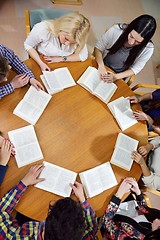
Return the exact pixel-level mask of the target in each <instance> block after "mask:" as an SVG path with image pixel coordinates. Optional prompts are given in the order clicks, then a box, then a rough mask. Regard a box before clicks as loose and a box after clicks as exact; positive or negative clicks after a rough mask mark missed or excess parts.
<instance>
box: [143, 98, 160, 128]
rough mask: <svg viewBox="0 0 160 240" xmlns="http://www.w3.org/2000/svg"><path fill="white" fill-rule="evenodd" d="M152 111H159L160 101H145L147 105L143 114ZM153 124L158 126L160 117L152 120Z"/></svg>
mask: <svg viewBox="0 0 160 240" xmlns="http://www.w3.org/2000/svg"><path fill="white" fill-rule="evenodd" d="M153 109H159V110H160V99H151V100H149V101H147V104H145V106H144V112H146V113H147V111H149V110H153ZM153 121H154V122H153V124H154V125H155V126H160V117H157V118H156V119H153Z"/></svg>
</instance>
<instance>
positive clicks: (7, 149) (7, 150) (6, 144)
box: [0, 139, 15, 166]
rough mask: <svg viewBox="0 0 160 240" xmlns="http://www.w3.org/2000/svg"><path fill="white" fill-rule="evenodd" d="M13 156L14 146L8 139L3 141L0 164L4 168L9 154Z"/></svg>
mask: <svg viewBox="0 0 160 240" xmlns="http://www.w3.org/2000/svg"><path fill="white" fill-rule="evenodd" d="M13 153H14V154H15V150H14V146H13V144H12V143H11V142H10V140H9V139H3V141H2V145H1V152H0V164H1V165H2V166H6V165H7V163H8V161H9V158H10V156H11V154H12V155H13Z"/></svg>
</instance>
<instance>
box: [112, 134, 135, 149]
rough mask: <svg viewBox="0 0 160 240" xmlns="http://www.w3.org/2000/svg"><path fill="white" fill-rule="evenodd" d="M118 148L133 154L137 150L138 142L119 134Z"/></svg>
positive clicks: (116, 145)
mask: <svg viewBox="0 0 160 240" xmlns="http://www.w3.org/2000/svg"><path fill="white" fill-rule="evenodd" d="M117 147H118V148H121V149H124V150H125V151H127V152H129V153H131V152H133V151H135V150H136V149H137V147H138V140H136V139H134V138H131V137H129V136H127V135H126V134H124V133H119V134H118V137H117V140H116V144H115V148H117Z"/></svg>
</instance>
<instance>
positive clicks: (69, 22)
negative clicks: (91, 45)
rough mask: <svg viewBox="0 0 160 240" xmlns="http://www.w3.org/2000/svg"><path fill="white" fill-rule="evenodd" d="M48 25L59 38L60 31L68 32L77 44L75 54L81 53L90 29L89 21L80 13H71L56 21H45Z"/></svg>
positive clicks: (49, 29)
mask: <svg viewBox="0 0 160 240" xmlns="http://www.w3.org/2000/svg"><path fill="white" fill-rule="evenodd" d="M45 22H46V23H47V24H48V31H49V32H51V33H52V34H54V35H55V36H58V33H59V32H60V31H63V32H66V33H67V34H68V35H69V36H71V37H73V38H74V40H75V42H76V43H77V48H76V50H75V53H79V52H80V51H81V49H82V48H83V47H84V45H85V43H86V41H87V37H88V32H89V29H90V22H89V20H88V19H87V18H86V17H84V16H83V15H82V14H79V13H70V14H67V15H64V16H62V17H60V18H57V19H55V20H47V21H45Z"/></svg>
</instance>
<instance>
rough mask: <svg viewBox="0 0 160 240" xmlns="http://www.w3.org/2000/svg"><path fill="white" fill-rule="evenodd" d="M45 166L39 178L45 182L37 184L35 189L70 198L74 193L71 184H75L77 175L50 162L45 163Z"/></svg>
mask: <svg viewBox="0 0 160 240" xmlns="http://www.w3.org/2000/svg"><path fill="white" fill-rule="evenodd" d="M44 166H45V168H44V169H43V171H42V172H41V174H40V176H39V177H40V178H45V180H44V181H43V182H40V183H37V184H36V185H35V187H37V188H40V189H43V190H45V191H48V192H52V193H54V194H57V195H60V196H62V197H69V196H70V194H71V191H72V188H71V187H70V185H69V184H70V183H72V184H74V182H75V180H76V177H77V173H75V172H72V171H70V170H67V169H65V168H62V167H59V166H57V165H54V164H52V163H48V162H44Z"/></svg>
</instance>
